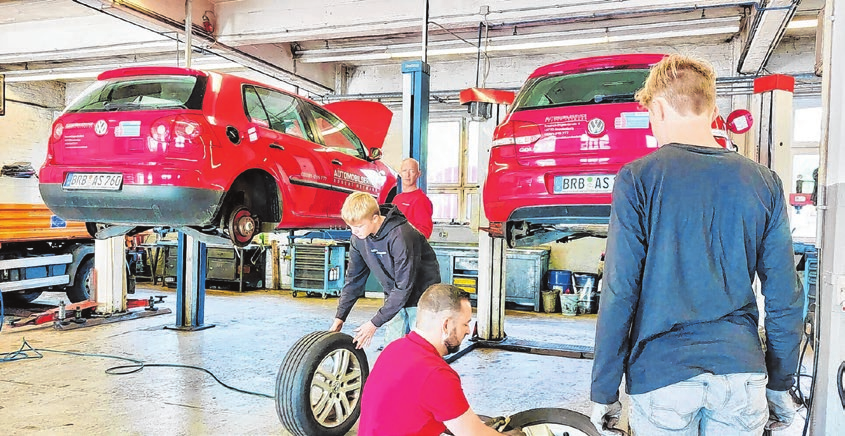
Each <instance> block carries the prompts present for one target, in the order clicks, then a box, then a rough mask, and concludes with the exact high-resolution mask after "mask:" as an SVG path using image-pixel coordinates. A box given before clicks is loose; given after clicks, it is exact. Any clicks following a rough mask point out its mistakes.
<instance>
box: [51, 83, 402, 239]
mask: <svg viewBox="0 0 845 436" xmlns="http://www.w3.org/2000/svg"><path fill="white" fill-rule="evenodd" d="M392 116H393V114H392V112H391V111H390V110H389V109H387V108H386V107H385V106H384V105H382V104H381V103H377V102H371V101H340V102H334V103H330V104H326V105H319V104H317V103H315V102H313V101H311V100H309V99H307V98H304V97H301V96H298V95H294V94H291V93H288V92H285V91H283V90H280V89H277V88H274V87H271V86H267V85H264V84H261V83H258V82H256V81H252V80H249V79H245V78H241V77H238V76H234V75H229V74H222V73H216V72H205V71H199V70H193V69H185V68H174V67H133V68H122V69H117V70H112V71H107V72H104V73H102V74H100V76H99V77H98V80H97V82H95V83H94V84H93V85H92V86H91V87H89V88H88V89H87V90H86V91H85V92H84V93H83V94H82V95H80V97H79V98H77V99H76V100H75V101H73V102H72V103H71V104H70V105H69V106H68V107H67V108H66V109H65V111H64V112H63V113H62V114H61V116H60V117H59V118H58V119H57V120H56V121H55V123H54V124H53V128H52V132H51V135H50V139H49V143H48V147H47V158H46V161H45V162H44V165H43V166H42V167H41V170H40V172H39V179H40V180H39V188H40V191H41V195H42V197H43V199H44V202H45V203H46V204H47V206H48V207H49V208H50V209H51V210H52V211H53V212H54V213H56V214H57V215H58V216H60V217H62V218H64V219H67V220H77V221H85V222H87V223H88V226H89V231H90V232H92V234H96V235H97V237H100V238H103V237H109V236H116V235H119V234H125V233H127V232H133V231H138V230H139V229H143V228H149V227H172V228H176V229H183V230H186V231H191V230H193V233H191V234H194V235H198V236H199V237H200V238H202V237H203V236H204V235H208V236H210V237H212V238H213V237H216V238H218V239H220V238H228V239H230V240H231V241H232V243H234V244H235V245H238V246H244V245H247V244H249V243H250V241H251V240H252V238H253V236H255V235H256V234H257V233H260V232H271V231H274V230H277V229H301V228H331V227H342V226H345V224H344V222H343V221H342V219H341V218H340V208H341V205H342V204H343V201H344V200H345V199H346V197H347V196H348V195H349V194H350V193H351V192H353V191H364V192H368V193H370V194H371V195H373V196H374V197H376V199H377V200H378V201H379V202H381V203H384V202H389V201H390V200H391V198H392V196H393V195H395V193H396V173H395V172H394V171H393V170H392V169H390V168H389V167H388V166H387V165H385V164H384V163H382V162H381V161H380V160H379V159H380V157H381V156H382V149H381V147H382V145H383V142H384V138H385V135H386V134H387V129H388V127H389V125H390V120H391V118H392ZM212 240H213V239H212Z"/></svg>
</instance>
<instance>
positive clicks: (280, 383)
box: [276, 332, 370, 436]
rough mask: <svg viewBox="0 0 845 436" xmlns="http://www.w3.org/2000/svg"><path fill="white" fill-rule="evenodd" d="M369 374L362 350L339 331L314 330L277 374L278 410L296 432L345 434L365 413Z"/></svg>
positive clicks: (303, 435)
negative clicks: (365, 392) (362, 408)
mask: <svg viewBox="0 0 845 436" xmlns="http://www.w3.org/2000/svg"><path fill="white" fill-rule="evenodd" d="M369 373H370V366H369V363H368V362H367V355H366V354H365V353H364V350H357V349H355V345H354V344H353V343H352V337H351V336H349V335H347V334H345V333H339V332H314V333H310V334H308V335H306V336H304V337H303V338H302V339H300V340H299V341H297V342H296V343H295V344H294V345H293V348H291V350H290V351H288V354H287V355H286V356H285V359H284V361H283V362H282V365H281V367H280V368H279V374H278V376H277V377H276V412H277V413H278V415H279V419H280V420H281V421H282V425H284V427H285V428H286V429H287V430H288V431H289V432H291V433H292V434H294V435H297V436H300V435H301V436H313V435H325V436H341V435H345V434H346V433H347V432H348V431H349V429H351V428H352V426H353V425H355V422H356V421H357V420H358V416H360V414H361V392H362V391H363V388H364V382H365V381H366V380H367V376H368V375H369Z"/></svg>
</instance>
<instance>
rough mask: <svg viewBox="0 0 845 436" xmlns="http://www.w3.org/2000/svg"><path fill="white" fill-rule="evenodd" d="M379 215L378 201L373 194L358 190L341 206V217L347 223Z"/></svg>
mask: <svg viewBox="0 0 845 436" xmlns="http://www.w3.org/2000/svg"><path fill="white" fill-rule="evenodd" d="M376 215H378V203H377V202H376V199H375V198H373V196H372V195H370V194H367V193H366V192H361V191H356V192H353V193H352V194H349V197H346V200H345V201H344V202H343V207H342V208H340V217H341V218H343V221H346V224H352V223H357V222H360V221H363V220H365V219H367V218H372V217H374V216H376Z"/></svg>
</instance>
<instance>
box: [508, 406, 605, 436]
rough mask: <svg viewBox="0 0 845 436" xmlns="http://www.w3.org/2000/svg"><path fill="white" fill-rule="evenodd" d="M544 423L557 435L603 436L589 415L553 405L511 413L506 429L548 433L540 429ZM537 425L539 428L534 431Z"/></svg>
mask: <svg viewBox="0 0 845 436" xmlns="http://www.w3.org/2000/svg"><path fill="white" fill-rule="evenodd" d="M543 425H545V426H546V428H547V429H548V430H550V431H551V432H552V434H555V435H560V434H569V435H571V436H576V435H586V436H601V435H600V433H599V432H598V430H596V428H595V426H593V423H592V422H590V418H589V417H588V416H587V415H584V414H582V413H578V412H576V411H574V410H568V409H557V408H551V407H547V408H540V409H530V410H525V411H523V412H518V413H515V414H513V415H511V417H510V422H509V423H508V427H507V428H506V429H505V430H513V429H522V431H523V432H525V433H527V434H548V432H546V433H542V432H541V431H540V430H541V429H542V428H543ZM535 427H539V428H538V429H537V430H534V431H532V429H533V428H535ZM526 429H528V431H526ZM529 432H530V433H529Z"/></svg>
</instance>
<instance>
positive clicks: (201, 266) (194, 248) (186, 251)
mask: <svg viewBox="0 0 845 436" xmlns="http://www.w3.org/2000/svg"><path fill="white" fill-rule="evenodd" d="M206 251H207V250H206V246H205V243H204V242H201V241H199V240H197V239H195V238H194V237H192V236H188V235H186V234H184V233H182V232H179V236H178V245H177V247H176V325H175V326H174V327H165V328H168V329H173V330H188V331H195V330H203V329H207V328H210V327H214V324H203V317H204V311H205V273H206V268H205V261H206Z"/></svg>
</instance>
